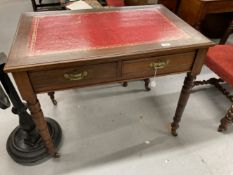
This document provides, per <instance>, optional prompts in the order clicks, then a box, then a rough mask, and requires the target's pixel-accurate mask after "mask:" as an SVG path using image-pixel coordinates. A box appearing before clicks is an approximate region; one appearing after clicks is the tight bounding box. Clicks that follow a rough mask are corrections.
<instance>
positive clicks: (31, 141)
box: [0, 54, 62, 165]
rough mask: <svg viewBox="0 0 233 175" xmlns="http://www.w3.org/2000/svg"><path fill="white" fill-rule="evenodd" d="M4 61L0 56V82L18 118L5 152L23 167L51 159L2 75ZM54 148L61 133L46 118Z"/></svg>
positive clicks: (29, 118)
mask: <svg viewBox="0 0 233 175" xmlns="http://www.w3.org/2000/svg"><path fill="white" fill-rule="evenodd" d="M4 65H5V64H4V61H3V58H2V56H1V54H0V80H1V83H2V85H3V87H4V89H5V91H6V93H7V95H8V97H9V99H10V101H11V103H12V105H13V108H12V112H13V113H14V114H17V115H18V116H19V126H18V127H16V128H15V129H14V130H13V131H12V133H11V134H10V136H9V138H8V140H7V146H6V147H7V151H8V153H9V155H10V156H11V158H12V159H14V160H15V161H16V162H18V163H20V164H24V165H33V164H37V163H40V162H42V161H43V160H47V159H48V158H49V157H51V156H50V155H49V154H48V153H47V150H46V148H45V146H44V143H43V142H42V139H41V137H40V135H39V134H38V132H37V129H36V127H35V124H34V122H33V120H32V116H31V115H30V114H29V113H28V112H27V107H26V105H25V104H24V103H23V102H22V101H21V100H20V98H19V95H18V94H17V92H16V90H15V88H14V86H13V84H12V82H11V80H10V78H9V77H8V75H7V74H6V73H4V71H3V68H4ZM46 121H47V124H48V128H49V132H50V134H51V137H52V140H53V142H54V146H55V147H58V146H59V144H60V143H61V138H62V131H61V128H60V126H59V124H58V123H57V122H56V121H55V120H53V119H51V118H46Z"/></svg>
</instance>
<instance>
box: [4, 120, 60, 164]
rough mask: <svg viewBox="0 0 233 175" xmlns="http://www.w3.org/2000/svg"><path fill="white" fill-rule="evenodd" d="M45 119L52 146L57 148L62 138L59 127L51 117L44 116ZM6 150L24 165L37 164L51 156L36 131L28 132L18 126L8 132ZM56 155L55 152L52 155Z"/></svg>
mask: <svg viewBox="0 0 233 175" xmlns="http://www.w3.org/2000/svg"><path fill="white" fill-rule="evenodd" d="M46 121H47V124H48V128H49V132H50V135H51V138H52V140H53V143H54V146H55V147H56V148H57V147H58V146H59V145H60V143H61V138H62V131H61V127H60V126H59V124H58V123H57V122H56V121H55V120H53V119H51V118H46ZM7 151H8V153H9V155H10V156H11V158H12V159H13V160H15V161H16V162H18V163H20V164H24V165H33V164H38V163H40V162H42V161H44V160H47V159H48V158H50V157H51V155H49V154H48V152H47V149H46V148H45V146H44V144H43V141H42V140H41V138H40V136H39V135H38V134H37V132H36V131H34V133H28V132H26V131H25V130H24V129H22V128H21V127H20V126H18V127H16V128H15V129H14V130H13V131H12V133H11V134H10V136H9V138H8V140H7ZM57 155H58V154H57V153H56V154H55V155H54V157H55V158H57V157H58V156H57Z"/></svg>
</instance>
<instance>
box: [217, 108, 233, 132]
mask: <svg viewBox="0 0 233 175" xmlns="http://www.w3.org/2000/svg"><path fill="white" fill-rule="evenodd" d="M232 122H233V105H232V106H231V107H230V109H229V110H228V111H227V114H226V115H225V116H224V117H223V118H222V119H221V124H220V125H219V127H218V131H219V132H222V131H226V130H227V126H228V125H229V124H231V123H232Z"/></svg>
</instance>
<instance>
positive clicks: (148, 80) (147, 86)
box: [144, 78, 150, 91]
mask: <svg viewBox="0 0 233 175" xmlns="http://www.w3.org/2000/svg"><path fill="white" fill-rule="evenodd" d="M144 82H145V89H146V90H147V91H150V88H149V84H150V79H149V78H147V79H144Z"/></svg>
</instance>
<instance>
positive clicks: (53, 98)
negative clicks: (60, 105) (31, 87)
mask: <svg viewBox="0 0 233 175" xmlns="http://www.w3.org/2000/svg"><path fill="white" fill-rule="evenodd" d="M54 93H55V92H49V93H48V95H49V97H50V99H51V101H52V102H53V104H54V105H57V100H56V99H55V97H54Z"/></svg>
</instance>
